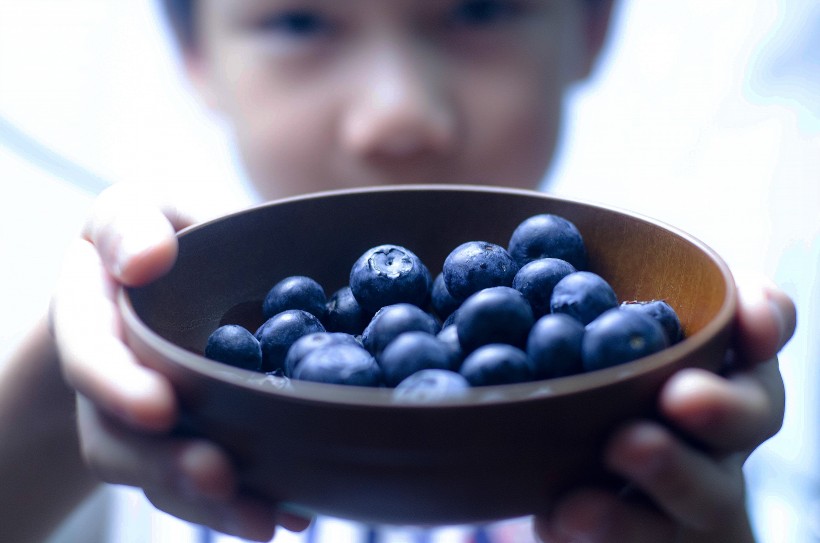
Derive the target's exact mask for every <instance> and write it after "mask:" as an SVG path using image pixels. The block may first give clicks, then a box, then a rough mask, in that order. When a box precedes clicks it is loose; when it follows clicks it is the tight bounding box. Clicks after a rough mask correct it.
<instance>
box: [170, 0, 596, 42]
mask: <svg viewBox="0 0 820 543" xmlns="http://www.w3.org/2000/svg"><path fill="white" fill-rule="evenodd" d="M161 2H162V4H163V8H164V9H165V13H166V15H167V17H168V20H169V22H170V23H171V28H172V29H173V31H174V34H175V35H176V38H177V40H178V42H179V44H180V45H181V46H182V47H183V48H185V49H187V48H191V47H194V46H195V45H196V24H195V21H194V0H161ZM583 2H584V3H585V4H587V6H589V7H590V8H591V9H595V8H598V7H600V6H601V5H602V4H605V3H606V0H583Z"/></svg>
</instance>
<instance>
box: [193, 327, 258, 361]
mask: <svg viewBox="0 0 820 543" xmlns="http://www.w3.org/2000/svg"><path fill="white" fill-rule="evenodd" d="M205 356H206V357H208V358H210V359H211V360H216V361H218V362H222V363H224V364H229V365H231V366H235V367H237V368H242V369H246V370H252V371H259V370H260V368H261V367H262V348H261V347H260V346H259V341H258V340H257V339H256V337H254V335H253V334H252V333H250V332H249V331H248V330H247V329H246V328H244V327H242V326H239V325H238V324H225V325H223V326H220V327H219V328H217V329H216V330H214V331H213V332H212V333H211V335H210V336H208V343H207V345H206V346H205Z"/></svg>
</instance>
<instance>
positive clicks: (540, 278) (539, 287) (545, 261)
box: [512, 258, 576, 319]
mask: <svg viewBox="0 0 820 543" xmlns="http://www.w3.org/2000/svg"><path fill="white" fill-rule="evenodd" d="M575 271H576V270H575V268H574V267H573V266H572V264H570V263H569V262H567V261H566V260H561V259H560V258H539V259H538V260H533V261H530V262H528V263H526V264H524V265H523V266H521V269H519V270H518V273H516V274H515V277H514V278H513V282H512V287H513V288H514V289H515V290H517V291H518V292H520V293H521V294H523V295H524V297H525V298H526V299H527V301H529V302H530V306H531V307H532V313H533V315H534V316H535V318H536V319H537V318H538V317H541V316H543V315H546V314H547V313H549V312H550V297H551V296H552V289H553V288H555V285H556V284H557V283H558V281H560V280H561V279H563V278H564V277H566V276H567V275H569V274H571V273H573V272H575Z"/></svg>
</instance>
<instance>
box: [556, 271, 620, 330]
mask: <svg viewBox="0 0 820 543" xmlns="http://www.w3.org/2000/svg"><path fill="white" fill-rule="evenodd" d="M617 306H618V298H617V296H616V295H615V291H614V290H612V287H611V286H610V285H609V283H607V282H606V281H605V280H604V279H603V278H602V277H601V276H600V275H596V274H594V273H592V272H587V271H579V272H575V273H571V274H569V275H567V276H566V277H564V278H563V279H561V280H560V281H558V283H557V284H556V285H555V288H553V289H552V297H551V298H550V310H551V311H552V312H553V313H566V314H567V315H569V316H570V317H574V318H576V319H578V320H579V321H581V323H582V324H585V325H586V324H589V323H590V322H592V321H593V320H594V319H595V318H596V317H597V316H598V315H600V314H601V313H603V312H604V311H606V310H607V309H612V308H613V307H617Z"/></svg>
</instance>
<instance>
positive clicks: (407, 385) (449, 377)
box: [393, 369, 470, 403]
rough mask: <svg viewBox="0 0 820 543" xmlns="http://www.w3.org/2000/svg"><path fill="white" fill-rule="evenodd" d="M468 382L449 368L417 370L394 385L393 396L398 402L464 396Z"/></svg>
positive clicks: (421, 401) (419, 401) (437, 399)
mask: <svg viewBox="0 0 820 543" xmlns="http://www.w3.org/2000/svg"><path fill="white" fill-rule="evenodd" d="M468 390H470V383H469V381H467V379H465V378H464V376H463V375H461V374H460V373H456V372H454V371H450V370H436V369H428V370H421V371H417V372H416V373H414V374H413V375H411V376H409V377H407V378H405V379H404V380H403V381H402V382H401V383H399V384H398V385H396V388H395V390H394V391H393V398H395V399H396V400H398V401H400V402H412V403H426V402H434V401H440V400H452V399H457V398H461V397H463V396H465V395H466V394H467V391H468Z"/></svg>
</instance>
